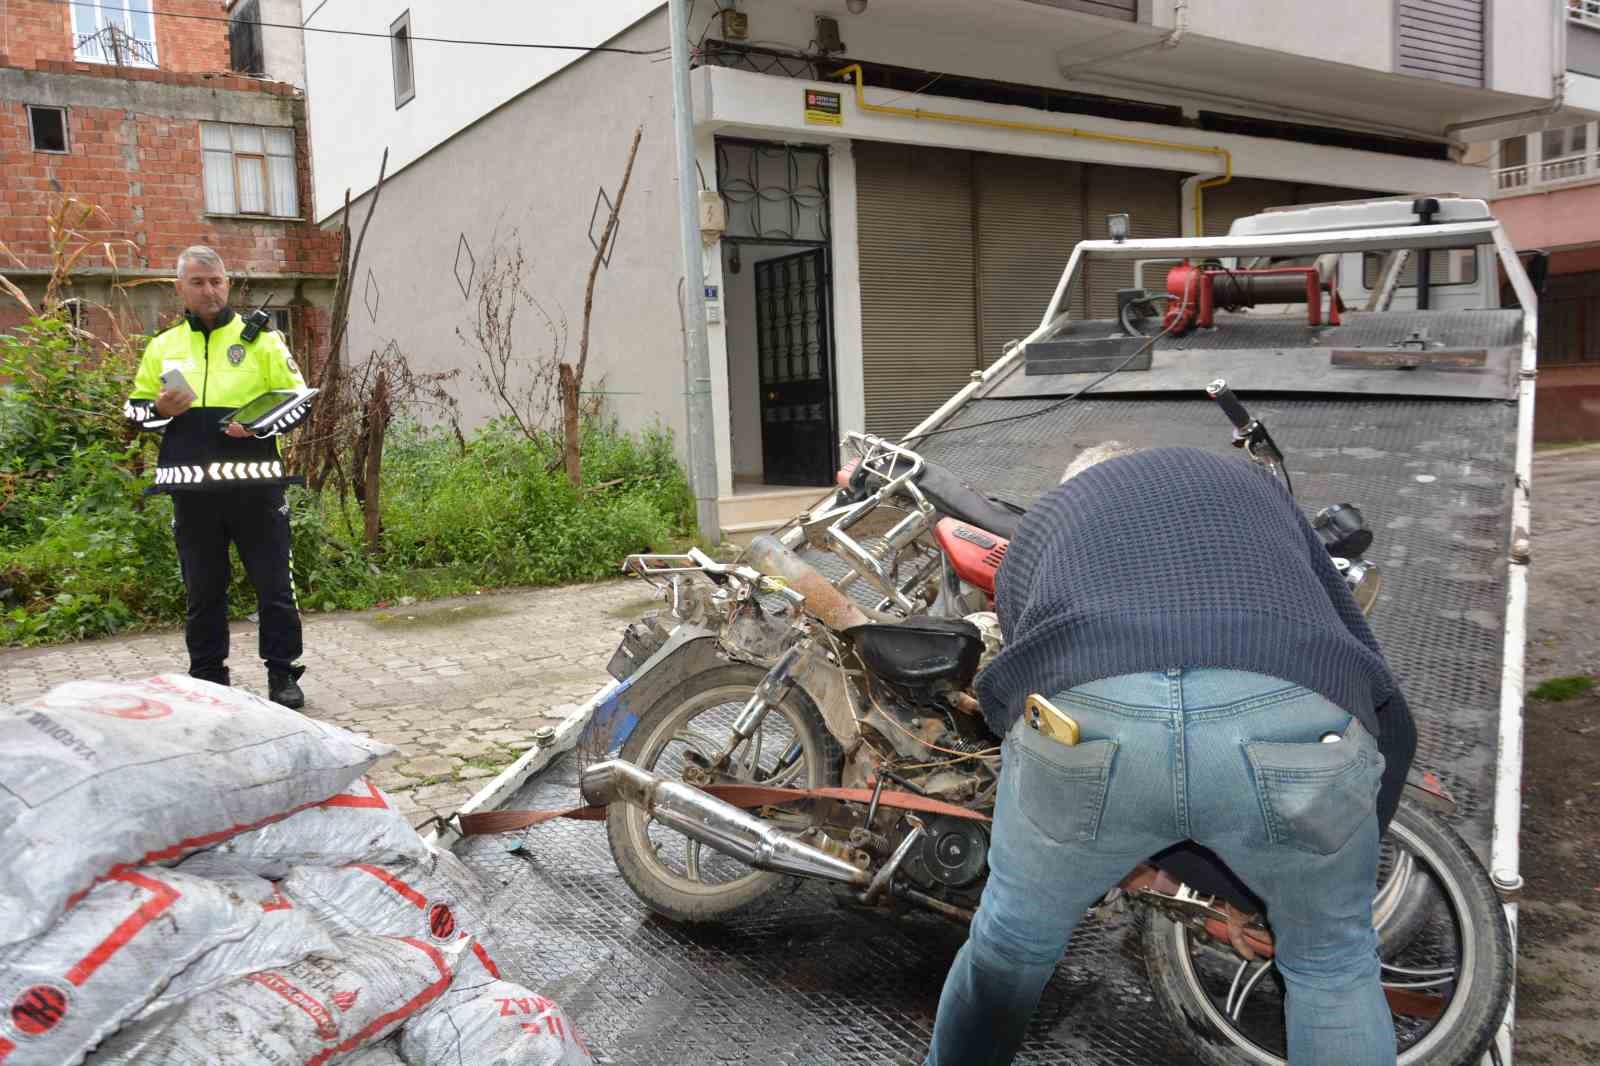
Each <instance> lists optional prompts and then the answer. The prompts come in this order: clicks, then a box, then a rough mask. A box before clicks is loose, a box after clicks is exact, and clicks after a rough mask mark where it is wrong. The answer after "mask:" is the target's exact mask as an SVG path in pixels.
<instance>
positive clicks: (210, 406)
mask: <svg viewBox="0 0 1600 1066" xmlns="http://www.w3.org/2000/svg"><path fill="white" fill-rule="evenodd" d="M243 330H244V320H243V319H242V318H240V317H239V316H238V315H236V314H234V313H233V312H232V311H225V312H224V317H223V320H222V321H221V322H220V323H218V324H217V325H216V326H215V327H213V328H212V329H210V330H206V329H205V328H204V327H203V326H201V325H200V323H199V321H198V320H196V319H195V318H194V317H193V316H188V315H186V316H185V317H184V319H183V321H181V322H179V323H178V324H177V325H175V326H173V327H172V328H171V329H168V330H166V331H164V332H162V333H158V334H157V335H156V336H154V337H152V338H151V339H150V343H149V344H148V345H147V346H146V347H145V350H144V358H143V359H141V360H140V362H139V370H138V373H137V374H136V375H135V377H134V382H133V392H132V393H131V394H130V395H129V397H128V402H127V403H126V404H124V405H123V414H124V415H125V416H127V418H128V419H129V421H131V422H133V423H134V424H135V425H137V426H138V427H139V428H141V429H147V430H163V431H164V432H163V434H162V440H161V453H160V457H159V458H158V460H157V466H156V481H155V485H153V486H152V487H151V488H150V490H149V491H151V492H173V491H181V490H195V489H199V490H211V489H227V488H233V487H237V486H240V485H245V484H277V485H282V484H289V483H298V482H299V481H301V480H302V479H301V478H299V477H295V476H291V475H288V474H286V473H285V472H284V469H283V462H282V455H281V454H280V452H279V448H278V442H277V440H275V439H274V438H275V437H276V436H277V435H278V434H280V433H283V432H285V431H287V430H288V429H290V428H292V427H293V426H294V425H295V424H297V423H298V422H300V421H301V420H302V419H304V417H305V415H306V414H307V413H308V412H309V411H310V409H311V403H310V400H307V401H306V402H305V403H304V404H302V405H300V406H299V407H296V408H294V409H292V410H290V411H288V412H285V413H284V415H282V416H281V417H280V418H278V419H277V420H276V421H275V422H274V423H273V426H272V428H271V430H270V431H269V433H267V434H264V435H262V436H251V437H244V438H235V437H230V436H228V435H227V434H226V433H224V432H223V430H222V425H221V423H222V420H223V419H224V418H225V417H227V415H228V414H229V413H230V412H232V411H234V410H235V409H237V408H239V407H243V406H244V405H245V404H247V403H249V402H250V401H251V400H254V399H255V398H256V397H257V396H260V395H261V394H262V393H264V392H268V391H270V390H273V389H303V388H305V378H304V377H302V376H301V374H300V368H299V367H298V366H296V365H295V361H294V357H293V356H292V355H290V354H289V349H288V347H287V346H286V345H285V344H284V343H283V338H282V337H281V336H279V335H278V334H277V333H275V332H273V331H272V330H263V331H262V332H261V333H260V334H258V335H257V336H256V338H255V339H254V340H252V341H246V340H245V339H244V337H243V335H242V334H243ZM170 370H177V371H179V372H181V373H182V374H183V377H184V379H185V380H186V381H188V383H189V387H190V388H191V389H193V390H194V393H195V401H194V406H192V407H190V408H189V410H187V411H185V412H184V413H183V414H181V415H178V416H177V417H176V418H164V417H162V416H161V415H158V414H157V413H156V409H155V401H156V397H157V396H158V395H160V393H161V390H162V388H163V386H162V384H161V375H162V374H164V373H166V372H168V371H170Z"/></svg>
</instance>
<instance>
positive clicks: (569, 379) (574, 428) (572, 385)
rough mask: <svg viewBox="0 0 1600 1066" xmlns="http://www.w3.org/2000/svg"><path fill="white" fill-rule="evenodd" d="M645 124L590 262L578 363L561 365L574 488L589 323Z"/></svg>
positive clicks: (567, 459) (565, 451)
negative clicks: (579, 401) (595, 291)
mask: <svg viewBox="0 0 1600 1066" xmlns="http://www.w3.org/2000/svg"><path fill="white" fill-rule="evenodd" d="M643 135H644V127H643V126H635V127H634V129H633V141H632V143H631V144H629V145H628V162H627V165H626V166H624V167H623V170H622V184H621V185H619V186H618V187H617V199H616V202H615V203H613V204H612V205H611V214H610V215H608V216H607V217H606V226H605V229H604V230H602V231H601V233H600V240H599V241H598V242H597V243H596V246H595V250H594V259H592V260H591V261H590V263H589V284H588V285H587V286H586V287H585V288H584V291H583V332H582V334H581V335H580V336H579V340H578V365H577V366H576V367H572V366H569V365H568V364H567V363H564V362H563V363H562V364H561V437H562V449H561V456H562V461H563V463H564V465H565V466H566V468H567V480H568V481H570V482H571V483H572V485H573V487H577V486H578V485H580V484H582V482H583V456H582V455H581V453H580V451H579V439H578V437H579V432H580V429H581V425H580V423H581V417H580V411H579V404H578V396H579V394H580V393H581V392H582V390H583V373H584V371H585V370H586V369H587V368H588V365H589V325H590V323H591V321H592V320H593V318H594V286H595V282H596V281H597V280H598V279H599V276H600V267H601V266H602V265H603V264H604V263H605V262H606V260H607V259H609V258H610V254H611V248H612V246H613V245H614V244H615V243H616V239H617V223H618V220H619V219H620V218H621V217H622V202H623V200H624V199H626V198H627V195H628V182H629V180H630V179H632V177H633V161H634V158H635V157H636V156H638V154H639V139H640V138H641V137H642V136H643Z"/></svg>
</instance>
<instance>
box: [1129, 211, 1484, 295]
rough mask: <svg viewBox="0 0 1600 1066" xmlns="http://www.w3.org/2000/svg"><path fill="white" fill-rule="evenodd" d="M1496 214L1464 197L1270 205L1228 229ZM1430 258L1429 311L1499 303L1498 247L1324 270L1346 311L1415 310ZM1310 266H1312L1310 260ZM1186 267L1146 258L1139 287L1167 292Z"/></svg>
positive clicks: (1346, 258)
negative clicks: (1172, 277)
mask: <svg viewBox="0 0 1600 1066" xmlns="http://www.w3.org/2000/svg"><path fill="white" fill-rule="evenodd" d="M1423 203H1427V204H1431V205H1435V206H1436V210H1432V211H1430V212H1429V215H1428V221H1427V222H1424V221H1423V217H1422V215H1420V214H1419V213H1418V211H1417V207H1418V205H1419V204H1423ZM1493 217H1494V216H1493V215H1492V214H1491V213H1490V211H1489V205H1488V204H1487V203H1485V202H1484V201H1482V200H1475V199H1470V198H1467V197H1460V196H1435V197H1413V196H1396V197H1384V198H1380V199H1372V200H1353V201H1348V202H1343V203H1330V204H1302V205H1295V206H1292V207H1271V208H1268V209H1267V210H1265V211H1262V212H1260V213H1259V214H1255V215H1248V216H1246V217H1244V218H1240V219H1235V220H1234V222H1233V225H1231V226H1230V227H1229V228H1228V236H1230V237H1267V236H1278V235H1288V234H1297V235H1305V234H1312V233H1338V232H1346V231H1351V230H1367V229H1375V228H1379V227H1392V226H1419V225H1428V224H1434V225H1437V224H1443V223H1453V222H1487V221H1491V220H1492V219H1493ZM1391 256H1393V257H1394V258H1397V259H1399V260H1400V261H1399V262H1398V263H1396V264H1394V267H1393V269H1394V271H1395V276H1394V277H1393V279H1392V282H1391V284H1390V286H1389V289H1388V292H1389V298H1388V299H1387V300H1382V299H1380V298H1379V296H1380V294H1381V293H1382V292H1383V291H1384V282H1385V268H1386V267H1387V266H1388V265H1389V263H1390V257H1391ZM1424 256H1425V257H1426V258H1427V260H1428V279H1429V284H1428V294H1427V302H1428V308H1429V309H1430V310H1435V311H1465V310H1476V309H1481V308H1495V307H1499V306H1500V272H1499V266H1498V263H1497V259H1496V253H1495V247H1494V245H1493V244H1492V243H1483V244H1477V245H1465V244H1464V245H1462V246H1461V247H1459V248H1446V249H1441V250H1437V251H1431V252H1426V253H1418V252H1407V251H1402V252H1399V253H1398V254H1396V253H1385V252H1374V251H1367V252H1344V253H1341V254H1338V255H1337V256H1332V255H1330V256H1325V257H1322V259H1321V265H1322V266H1323V268H1324V271H1325V272H1326V271H1327V270H1328V269H1331V268H1332V267H1333V266H1334V265H1335V262H1336V263H1337V269H1338V276H1339V296H1340V298H1341V299H1342V300H1343V302H1344V305H1345V306H1346V307H1348V308H1351V309H1355V310H1361V309H1370V310H1391V311H1409V310H1415V309H1416V308H1417V304H1418V290H1417V266H1418V262H1419V260H1420V259H1422V258H1423V257H1424ZM1273 261H1274V262H1275V263H1277V262H1283V263H1287V262H1288V261H1287V260H1276V259H1275V260H1273ZM1304 261H1305V262H1306V263H1309V262H1310V260H1309V259H1307V260H1304ZM1179 262H1181V260H1178V259H1146V260H1141V261H1140V262H1139V263H1138V265H1137V267H1136V268H1135V271H1134V285H1135V286H1136V287H1138V288H1151V289H1155V290H1160V289H1161V288H1163V287H1164V278H1165V274H1166V271H1167V270H1168V269H1169V268H1170V267H1172V266H1175V265H1176V264H1177V263H1179ZM1222 262H1223V263H1224V264H1225V265H1227V266H1229V267H1233V268H1238V267H1240V266H1243V265H1247V264H1246V262H1245V261H1242V260H1240V259H1239V258H1237V257H1229V258H1226V259H1223V260H1222ZM1296 262H1299V260H1296ZM1252 313H1253V314H1266V315H1272V314H1304V313H1305V312H1304V305H1303V304H1277V305H1270V306H1264V307H1259V308H1256V309H1255V310H1254V311H1253V312H1252Z"/></svg>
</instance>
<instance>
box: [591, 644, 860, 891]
mask: <svg viewBox="0 0 1600 1066" xmlns="http://www.w3.org/2000/svg"><path fill="white" fill-rule="evenodd" d="M765 676H766V672H765V671H764V670H762V669H761V668H760V667H756V666H749V665H746V664H743V663H730V664H729V665H726V666H718V667H714V668H712V669H710V670H707V671H704V672H702V673H699V674H696V675H694V676H693V677H690V678H687V679H685V680H684V681H682V682H680V683H679V684H678V685H676V686H675V687H674V688H673V689H672V690H671V691H669V692H668V693H666V695H664V696H662V697H661V698H660V699H659V700H657V701H656V702H655V703H654V704H652V705H651V706H650V707H649V708H647V709H646V710H645V711H644V713H643V714H641V715H640V716H639V721H638V724H637V725H635V726H634V728H633V732H632V733H630V734H629V735H628V739H627V741H626V742H625V743H624V744H623V746H622V751H621V752H620V755H621V757H622V758H623V759H626V760H627V761H628V762H631V763H633V764H634V765H635V766H639V767H642V768H643V769H646V770H651V771H654V772H655V773H657V774H660V775H661V776H663V777H665V778H667V779H669V780H673V781H681V780H683V775H684V771H685V769H688V768H690V767H692V766H693V765H694V762H692V761H691V759H692V758H693V756H695V755H698V756H699V757H700V759H702V760H705V761H709V760H712V759H714V758H716V757H717V755H719V754H720V753H721V751H722V749H723V747H724V746H725V745H726V744H727V742H728V740H729V739H730V738H731V737H732V735H733V733H732V729H733V723H734V719H736V718H737V717H738V716H739V712H740V710H741V709H742V708H743V707H744V705H745V703H746V701H748V700H749V699H750V697H751V695H753V694H754V693H755V690H756V686H757V685H759V684H760V683H761V679H762V678H763V677H765ZM841 762H842V757H841V754H840V751H839V745H838V744H837V743H836V742H835V741H834V739H833V736H832V735H831V734H830V733H829V732H828V730H827V727H826V726H825V725H824V724H823V721H822V716H821V715H820V714H819V713H818V712H817V710H816V708H815V707H813V706H812V705H811V701H810V700H809V699H807V698H806V696H805V695H804V694H803V693H801V692H800V691H799V690H798V689H791V690H790V691H789V693H788V695H786V696H785V697H784V699H783V701H782V702H781V703H779V704H777V705H776V706H774V707H773V708H772V709H771V710H770V711H768V712H767V716H766V718H765V719H764V720H763V721H762V723H761V726H760V727H759V728H758V729H757V730H756V732H755V734H754V735H753V736H752V737H751V738H750V740H749V741H747V742H746V744H745V745H744V746H743V747H742V748H741V749H740V750H739V751H738V752H737V753H736V754H735V757H734V760H733V765H732V767H731V769H732V771H733V772H732V773H731V774H730V775H729V778H730V779H732V780H738V781H748V782H751V783H754V784H762V785H770V786H773V787H779V788H823V787H827V786H830V785H837V784H838V783H839V772H840V765H841ZM770 820H771V821H773V822H775V823H777V824H778V825H779V826H781V827H782V828H784V829H785V830H786V831H788V832H795V833H797V832H800V831H801V830H803V829H805V828H806V827H807V826H808V825H809V824H810V818H809V816H807V815H806V814H804V813H802V812H799V811H793V812H783V811H780V812H777V813H775V814H773V815H772V816H771V818H770ZM606 836H607V837H608V839H609V841H610V844H611V855H612V857H613V858H614V859H615V860H616V863H617V870H618V871H619V872H620V873H621V874H622V879H623V880H624V881H626V882H627V883H628V887H629V888H631V889H632V890H633V892H634V894H635V895H637V896H638V897H639V899H640V900H642V901H643V902H644V904H645V905H646V906H647V907H649V908H650V909H651V910H652V911H654V912H656V913H657V914H660V915H662V916H663V917H666V918H671V919H673V920H674V921H680V922H707V921H715V920H717V919H719V918H723V917H726V916H728V915H730V914H733V913H734V912H736V911H740V910H744V909H745V908H747V907H751V906H753V905H755V904H756V903H758V902H760V901H761V900H763V899H765V898H767V897H768V896H770V895H772V894H773V893H775V892H778V891H779V890H781V889H783V888H784V887H785V885H786V884H790V883H792V882H793V880H794V879H793V878H789V877H786V876H784V875H782V874H775V873H767V872H763V871H760V870H753V869H751V868H750V867H748V866H746V865H745V864H743V863H741V862H739V861H738V860H736V859H733V858H729V857H728V856H726V855H722V854H720V853H719V852H716V851H713V850H712V849H711V848H709V847H707V846H705V845H703V844H700V843H698V842H697V841H693V840H690V839H689V838H688V837H685V836H684V835H683V834H681V833H679V832H677V831H676V830H672V829H668V828H666V827H665V826H663V825H660V824H658V823H657V822H656V821H655V820H654V819H652V818H650V817H649V816H648V815H647V814H645V812H644V811H642V810H640V809H639V808H638V807H634V806H631V805H629V804H625V803H613V804H612V805H611V807H610V809H609V810H608V811H607V813H606Z"/></svg>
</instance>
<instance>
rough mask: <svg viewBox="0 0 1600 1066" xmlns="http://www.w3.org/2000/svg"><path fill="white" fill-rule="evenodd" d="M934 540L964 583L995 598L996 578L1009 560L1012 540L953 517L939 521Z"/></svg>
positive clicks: (935, 527)
mask: <svg viewBox="0 0 1600 1066" xmlns="http://www.w3.org/2000/svg"><path fill="white" fill-rule="evenodd" d="M933 539H934V540H935V541H937V542H938V544H939V550H940V551H942V552H944V553H945V554H946V555H948V556H949V557H950V562H951V564H952V565H953V566H954V567H955V570H956V574H957V575H959V576H960V578H961V580H963V581H965V582H966V583H967V584H969V585H972V586H974V587H976V588H980V589H982V590H983V591H984V592H987V593H988V594H989V595H990V596H993V595H994V577H995V575H996V574H997V573H999V572H1000V564H1001V563H1002V562H1004V561H1005V558H1006V545H1008V544H1009V543H1010V541H1008V540H1006V539H1005V538H1004V537H998V536H995V535H994V534H993V533H990V532H989V531H988V530H984V529H979V528H978V527H977V526H974V525H969V524H967V523H966V522H957V521H956V520H955V519H953V518H941V519H939V522H938V524H937V525H935V526H934V527H933Z"/></svg>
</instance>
